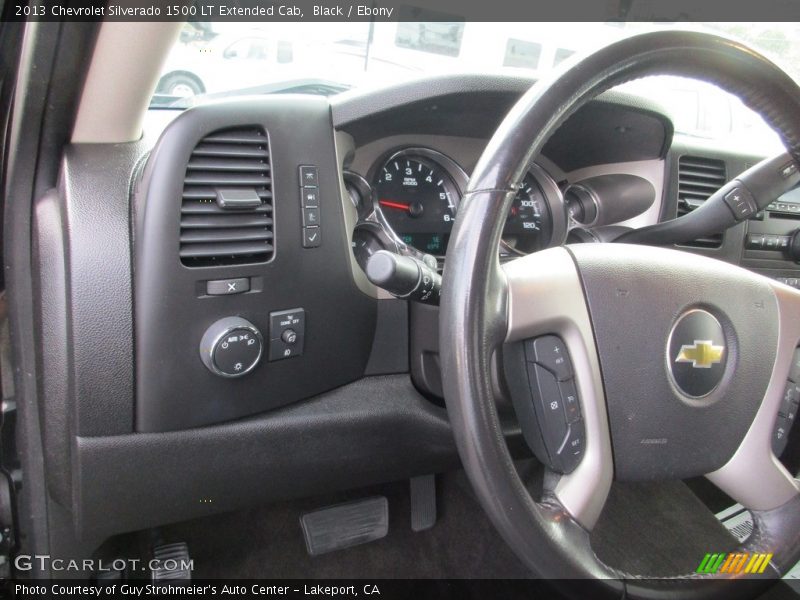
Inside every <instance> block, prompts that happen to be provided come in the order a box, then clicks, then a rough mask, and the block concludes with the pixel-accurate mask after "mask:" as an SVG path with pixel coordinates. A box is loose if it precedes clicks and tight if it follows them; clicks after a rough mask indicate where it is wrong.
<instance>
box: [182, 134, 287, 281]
mask: <svg viewBox="0 0 800 600" xmlns="http://www.w3.org/2000/svg"><path fill="white" fill-rule="evenodd" d="M272 206H273V204H272V180H271V173H270V156H269V143H268V140H267V134H266V132H265V131H264V130H263V129H261V128H260V127H253V126H250V127H237V128H232V129H222V130H219V131H216V132H214V133H212V134H210V135H208V136H206V137H205V138H203V139H202V140H201V141H200V142H199V143H198V144H197V146H196V147H195V149H194V150H193V151H192V155H191V158H190V159H189V164H188V165H187V166H186V176H185V178H184V181H183V196H182V200H181V224H180V257H181V262H182V263H183V264H184V265H186V266H189V267H199V266H209V265H233V264H243V263H256V262H266V261H268V260H269V259H270V258H271V257H272V255H273V253H274V238H273V219H272Z"/></svg>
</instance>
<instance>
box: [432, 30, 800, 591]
mask: <svg viewBox="0 0 800 600" xmlns="http://www.w3.org/2000/svg"><path fill="white" fill-rule="evenodd" d="M659 74H670V75H679V76H687V77H694V78H698V79H705V80H707V81H710V82H712V83H715V84H717V85H719V86H720V87H722V88H723V89H725V90H727V91H729V92H731V93H733V94H736V95H738V96H739V97H740V98H741V99H742V101H743V102H744V103H745V105H747V106H749V107H750V108H752V109H754V110H755V111H756V112H758V113H759V114H761V115H762V116H763V117H764V118H765V120H766V121H767V123H768V124H770V125H771V126H772V127H773V128H774V129H775V130H776V131H777V132H778V133H779V134H780V135H781V136H782V139H783V141H784V143H785V145H786V148H788V149H789V152H788V153H787V154H784V155H781V156H778V157H775V158H773V159H770V160H767V161H765V162H764V163H761V164H759V165H757V166H756V167H754V168H753V169H751V170H750V171H748V172H746V173H745V174H743V175H742V176H740V177H739V178H737V179H735V180H734V181H732V182H731V183H729V184H727V185H726V186H725V187H724V188H723V189H722V190H721V191H720V193H718V194H716V195H715V196H714V197H713V198H712V199H710V200H709V201H707V202H706V205H704V208H703V209H702V213H700V216H699V217H697V216H695V217H691V219H687V217H682V218H681V219H676V220H675V221H671V222H669V223H666V224H663V225H661V226H655V227H654V228H650V229H649V230H648V231H647V232H644V233H640V234H635V235H632V236H631V239H633V241H648V237H649V239H650V240H655V242H656V243H660V244H664V243H667V242H669V241H670V240H671V239H672V237H671V236H677V237H680V236H681V235H687V233H686V231H687V229H688V235H690V236H691V235H696V234H698V233H704V231H703V229H704V228H711V230H712V231H713V230H714V228H715V227H719V225H720V223H727V225H726V226H728V225H730V224H733V223H736V222H739V221H741V220H744V219H746V218H748V217H749V216H752V215H753V214H755V212H756V211H757V210H758V209H759V208H763V207H764V206H766V204H768V203H769V202H770V201H772V200H773V199H774V198H776V197H777V196H779V195H780V194H781V193H783V192H785V191H787V190H789V189H790V188H792V187H794V186H795V185H797V183H798V181H800V176H798V169H797V165H798V164H800V89H798V86H797V85H796V84H795V83H794V82H793V81H792V80H791V79H790V78H789V77H788V76H787V75H786V74H785V73H784V72H783V71H781V70H780V69H779V68H778V67H776V66H775V65H774V64H772V63H771V62H770V61H768V60H767V59H766V58H764V57H762V56H760V55H759V54H757V53H755V52H753V51H752V50H750V49H748V48H746V47H744V46H742V45H739V44H738V43H736V42H733V41H731V40H728V39H724V38H721V37H717V36H712V35H708V34H701V33H694V32H692V33H689V32H674V31H673V32H657V33H650V34H644V35H639V36H635V37H631V38H628V39H625V40H623V41H620V42H618V43H615V44H613V45H611V46H608V47H606V48H604V49H602V50H600V51H598V52H596V53H595V54H593V55H591V56H589V57H587V58H585V59H583V60H582V61H580V62H577V63H574V64H572V65H571V66H568V67H565V68H563V69H562V70H561V71H559V72H558V73H556V74H554V75H553V76H551V77H550V78H548V79H545V80H541V81H539V82H538V83H537V84H536V85H534V86H533V88H532V89H531V90H530V91H529V92H527V93H526V94H525V95H524V96H523V97H522V98H521V99H520V100H519V101H518V102H517V104H516V105H515V106H514V107H513V109H512V110H511V112H510V113H509V114H508V116H507V117H506V118H505V120H504V121H503V122H502V124H501V125H500V127H499V128H498V130H497V132H496V133H495V134H494V136H493V137H492V139H491V141H490V142H489V144H488V146H487V147H486V150H485V151H484V153H483V156H482V157H481V159H480V161H479V163H478V165H477V167H476V169H475V171H474V173H473V175H472V178H471V179H470V182H469V186H468V189H467V192H466V194H465V197H464V200H463V202H462V204H461V207H460V211H459V216H458V219H457V220H456V224H455V227H454V229H453V232H452V237H451V240H450V244H449V247H448V250H447V259H446V269H445V272H444V281H443V286H442V290H443V291H442V298H441V313H440V315H441V332H440V348H441V359H442V373H443V383H444V391H445V394H444V395H445V398H446V403H447V409H448V413H449V416H450V420H451V423H452V427H453V430H454V435H455V440H456V444H457V447H458V451H459V454H460V457H461V460H462V464H463V466H464V469H465V470H466V473H467V476H468V478H469V480H470V482H471V484H472V486H473V488H474V490H475V492H476V495H477V496H478V499H479V501H480V503H481V504H482V506H483V508H484V510H485V511H486V512H487V514H488V515H489V517H490V519H491V520H492V522H493V523H494V525H495V526H496V528H497V529H498V530H499V531H500V533H501V534H502V536H503V537H504V539H505V540H506V542H507V543H508V544H509V545H510V546H511V548H512V549H513V550H514V551H515V553H516V554H517V555H518V556H519V558H520V559H521V560H522V562H523V563H524V564H525V565H527V566H528V567H529V568H530V569H531V570H532V571H533V573H534V574H536V575H538V576H540V577H545V578H550V579H562V580H564V579H595V580H600V581H602V582H603V583H601V584H599V587H600V588H601V589H602V590H605V591H606V592H608V593H609V595H613V596H618V595H619V594H620V593H621V592H622V591H625V592H626V593H627V594H628V596H638V597H656V596H658V597H663V596H664V594H669V593H679V594H680V595H681V597H686V596H687V595H696V596H699V597H710V596H717V595H720V596H722V595H724V596H725V597H728V596H730V595H731V592H733V591H735V590H733V589H731V586H730V585H729V582H730V581H731V580H734V579H741V578H742V575H743V573H744V571H740V572H738V573H733V574H730V573H721V572H718V573H714V574H697V573H688V574H686V575H685V576H679V577H675V578H669V579H660V580H657V581H654V580H650V579H648V573H635V574H634V573H625V572H621V571H619V570H616V569H614V568H612V567H610V566H608V565H606V564H604V563H603V562H602V561H601V560H600V559H599V558H598V557H597V556H596V555H595V553H594V552H593V550H592V548H591V545H590V538H589V534H590V532H591V530H592V528H593V527H594V525H595V523H596V522H597V519H598V516H599V515H600V512H601V510H602V508H603V506H604V504H605V501H606V499H607V496H608V493H609V490H610V486H611V483H612V480H613V479H617V480H623V481H624V480H660V479H663V480H666V479H684V478H688V477H693V476H699V475H705V476H706V477H708V479H709V480H711V481H712V482H713V483H714V484H715V485H717V486H718V487H719V488H720V489H722V490H723V491H725V492H726V493H727V494H729V495H730V496H731V497H732V498H734V499H735V500H737V501H738V502H740V503H741V504H742V505H743V506H744V507H746V508H747V509H749V510H750V511H751V512H752V515H753V519H754V531H753V533H752V535H751V536H750V537H749V538H748V539H747V540H746V541H745V543H744V544H743V545H742V547H741V551H742V552H751V553H770V554H772V560H771V562H769V567H768V568H767V569H766V570H765V571H764V573H761V574H760V575H757V576H758V577H761V578H764V577H769V578H774V577H776V576H779V575H780V574H782V573H783V572H784V571H785V569H787V568H791V566H792V565H794V564H795V562H796V561H797V560H798V558H800V486H799V485H798V482H797V481H796V480H795V479H794V478H793V477H792V475H790V474H789V473H788V472H787V470H786V469H785V468H784V467H783V466H782V464H781V463H780V462H779V461H778V459H777V458H776V456H775V455H774V453H773V451H772V435H773V429H774V427H775V424H776V419H777V418H778V413H779V411H781V405H782V402H783V401H784V390H785V388H786V386H787V378H788V376H789V373H790V369H791V367H792V364H793V360H794V356H795V349H796V348H797V346H798V344H799V343H800V293H798V292H797V291H795V290H793V289H791V288H789V287H788V286H784V285H782V284H780V283H778V282H776V281H772V280H769V279H767V278H765V277H762V276H760V275H756V274H754V273H751V272H750V271H747V270H744V269H741V268H739V267H735V266H732V265H730V264H727V263H723V262H721V261H717V260H714V259H711V258H705V257H701V256H696V255H690V254H687V253H684V252H680V251H677V250H672V249H667V248H659V247H652V246H638V245H637V246H634V245H631V244H625V243H612V244H583V245H576V246H568V247H558V248H551V249H548V250H544V251H541V252H538V253H535V254H531V255H529V256H527V257H523V258H519V259H516V260H513V261H512V262H508V263H504V264H502V265H501V264H500V262H499V259H498V252H497V248H498V244H499V241H500V236H501V231H502V226H503V216H504V215H505V214H507V212H508V210H509V207H510V204H511V202H512V200H513V198H514V195H515V192H516V190H517V188H518V185H519V184H520V182H521V181H522V178H523V176H524V172H525V169H526V167H527V165H529V164H530V162H531V161H532V159H533V158H534V157H535V156H536V155H538V153H539V152H540V150H541V149H542V147H543V145H544V144H545V142H546V141H547V139H548V138H549V137H550V136H551V135H552V134H553V133H554V131H555V130H556V129H557V128H558V127H559V126H560V125H561V124H562V123H563V122H564V121H565V120H566V119H567V118H568V117H569V116H570V115H571V114H572V113H574V112H575V111H576V110H577V109H578V108H580V107H581V106H582V105H584V104H585V103H586V102H588V101H589V100H591V99H592V98H594V97H595V96H597V95H598V94H600V93H601V92H603V91H605V90H607V89H609V88H611V87H613V86H616V85H619V84H621V83H624V82H627V81H630V80H632V79H636V78H639V77H644V76H649V75H659ZM700 210H701V209H698V210H697V211H695V212H698V211H700ZM689 216H691V214H690V215H689ZM682 219H686V221H682ZM687 223H688V225H687V226H683V227H682V224H687ZM678 230H681V233H678V234H675V233H674V232H675V231H678ZM717 231H719V229H717ZM670 232H672V233H670ZM634 233H635V232H634ZM636 235H638V236H639V238H640V239H635V238H636ZM498 357H500V362H501V363H502V366H501V367H500V368H499V369H498V368H497V366H496V364H497V363H496V361H497V359H498ZM559 359H562V360H561V362H559ZM498 370H502V371H504V373H505V377H506V379H507V381H508V387H509V389H511V391H512V396H513V397H514V405H515V408H516V411H517V416H518V417H519V421H520V426H521V428H522V431H523V434H524V436H525V439H526V441H527V442H528V444H529V445H530V446H531V448H532V449H533V450H534V452H535V453H536V455H537V456H539V457H540V458H542V459H543V460H544V462H545V463H546V464H547V465H548V466H549V469H550V476H548V477H546V478H545V484H546V485H545V490H544V493H543V494H542V497H541V498H540V499H534V498H532V497H531V495H530V494H529V492H528V490H527V489H526V487H525V485H524V484H523V482H522V480H521V479H520V476H519V475H518V473H517V470H516V469H515V465H514V462H513V460H512V458H511V456H510V454H509V451H508V448H507V446H506V442H505V440H504V437H503V433H502V429H501V427H500V423H499V420H498V414H497V410H496V406H495V397H494V391H493V390H495V389H497V386H496V381H495V379H494V378H495V377H496V376H497V371H498ZM570 384H572V385H574V386H575V387H574V388H572V389H574V391H573V392H569V391H568V392H567V394H566V395H564V392H563V390H564V389H565V386H566V388H567V389H568V390H569V386H570ZM575 392H577V394H575ZM559 393H561V395H559ZM570 394H571V398H570ZM570 400H571V401H572V404H570ZM574 404H577V407H576V406H574ZM570 411H572V412H571V413H570ZM551 413H552V414H551ZM565 414H566V417H565ZM565 419H566V425H565ZM565 431H566V437H565ZM576 439H577V445H575V440H576ZM548 440H549V442H550V443H549V444H548ZM573 448H574V449H575V451H574V452H573V451H572V449H573ZM687 533H690V532H687ZM700 558H702V557H698V560H699V559H700ZM754 570H756V571H757V570H758V569H754ZM623 588H624V589H623ZM738 589H741V588H738Z"/></svg>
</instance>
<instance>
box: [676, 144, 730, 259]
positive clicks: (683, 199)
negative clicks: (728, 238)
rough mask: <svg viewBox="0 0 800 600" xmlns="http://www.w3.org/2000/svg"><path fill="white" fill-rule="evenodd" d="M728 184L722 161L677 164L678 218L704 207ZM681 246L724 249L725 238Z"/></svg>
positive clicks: (694, 158) (685, 160) (683, 160)
mask: <svg viewBox="0 0 800 600" xmlns="http://www.w3.org/2000/svg"><path fill="white" fill-rule="evenodd" d="M726 181H727V176H726V173H725V163H724V162H723V161H721V160H716V159H713V158H704V157H700V156H681V157H680V160H679V161H678V216H679V217H681V216H683V215H686V214H688V213H690V212H692V211H693V210H694V209H696V208H697V207H699V206H701V205H702V204H703V202H705V201H706V200H708V198H709V196H711V194H713V193H714V192H716V191H717V190H718V189H719V188H721V187H722V186H723V185H725V182H726ZM682 245H683V246H691V247H695V248H719V247H720V246H721V245H722V234H721V233H719V234H714V235H710V236H708V237H704V238H700V239H697V240H692V241H691V242H686V243H685V244H682Z"/></svg>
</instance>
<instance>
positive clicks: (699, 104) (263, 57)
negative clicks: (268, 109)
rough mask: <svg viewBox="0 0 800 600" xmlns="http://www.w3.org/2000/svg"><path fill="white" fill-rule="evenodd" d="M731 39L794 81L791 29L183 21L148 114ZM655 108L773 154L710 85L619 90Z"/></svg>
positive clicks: (648, 84)
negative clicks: (640, 45)
mask: <svg viewBox="0 0 800 600" xmlns="http://www.w3.org/2000/svg"><path fill="white" fill-rule="evenodd" d="M667 28H673V29H692V30H696V31H709V32H714V33H721V34H723V35H727V36H731V37H735V38H738V39H740V40H742V41H744V42H745V43H747V44H748V45H750V46H752V47H754V48H756V49H757V50H759V51H761V52H762V53H764V54H766V55H767V56H769V57H770V58H771V59H773V60H775V61H776V62H778V64H779V65H780V66H781V67H783V68H784V69H785V70H786V71H787V72H788V73H789V74H790V75H791V76H792V77H794V78H795V79H798V75H800V38H798V36H797V31H798V29H797V26H796V24H793V23H677V24H667V25H665V24H663V23H660V24H656V23H622V22H614V23H474V22H463V21H462V22H395V23H335V24H331V23H308V22H305V23H280V24H277V23H209V22H197V23H187V24H186V25H185V26H184V28H183V29H182V31H181V34H180V37H179V39H178V41H177V42H176V44H175V46H174V47H173V48H172V50H171V52H170V54H169V56H168V57H167V59H166V62H165V65H164V70H163V72H162V75H161V77H160V80H159V83H158V87H157V90H156V94H155V96H154V97H153V100H152V103H151V106H152V107H160V108H186V107H188V106H192V105H193V104H196V103H198V102H204V101H207V100H213V99H218V98H223V97H231V96H239V95H253V94H256V95H261V94H271V93H279V92H289V93H309V94H321V95H334V94H338V93H341V92H344V91H346V90H350V89H353V88H363V87H380V86H386V85H392V84H396V83H399V82H402V81H405V80H409V79H414V78H419V77H424V76H427V75H433V74H442V73H462V72H473V73H474V72H478V73H486V72H490V73H507V74H518V75H526V76H529V77H533V78H536V77H539V76H541V75H542V74H544V73H546V72H547V71H549V70H551V69H553V68H554V67H555V66H556V65H558V64H559V63H560V62H561V61H563V60H566V59H568V58H569V57H570V56H572V55H573V54H575V53H585V52H589V51H591V50H594V49H597V48H599V47H601V46H603V45H607V44H609V43H611V42H613V41H615V40H618V39H621V38H623V37H627V36H630V35H635V34H637V33H641V32H644V31H652V30H655V29H667ZM625 87H627V88H628V89H630V90H633V91H636V92H637V93H640V94H644V95H646V96H651V97H652V98H654V99H657V100H658V101H659V102H661V103H662V104H663V105H664V107H665V109H666V110H667V112H668V113H669V114H670V116H671V118H672V120H673V122H674V123H675V128H676V130H678V131H679V132H682V133H687V134H691V135H697V136H702V137H709V138H721V137H726V136H728V137H730V136H732V137H733V138H734V139H739V140H745V139H747V141H748V143H749V144H753V143H755V144H760V145H764V146H775V145H776V144H777V137H776V136H774V135H773V134H772V132H771V130H769V129H768V128H767V127H766V126H765V125H764V123H763V122H762V121H761V119H760V118H759V117H758V116H756V115H755V114H754V113H752V112H751V111H749V110H748V109H746V108H745V107H744V106H742V105H741V103H740V102H738V100H737V99H735V98H733V97H732V96H729V95H728V94H725V93H724V92H722V91H721V90H718V89H717V88H714V87H713V86H710V85H707V84H702V83H701V82H697V81H690V80H682V79H678V78H673V77H658V78H650V79H648V80H644V81H640V82H635V83H633V84H629V85H628V86H625Z"/></svg>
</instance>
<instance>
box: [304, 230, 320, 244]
mask: <svg viewBox="0 0 800 600" xmlns="http://www.w3.org/2000/svg"><path fill="white" fill-rule="evenodd" d="M321 243H322V233H321V232H320V229H319V227H304V228H303V248H316V247H318V246H319V245H320V244H321Z"/></svg>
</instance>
